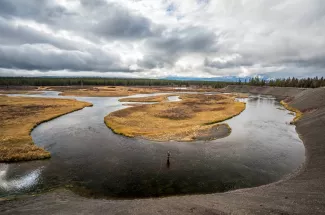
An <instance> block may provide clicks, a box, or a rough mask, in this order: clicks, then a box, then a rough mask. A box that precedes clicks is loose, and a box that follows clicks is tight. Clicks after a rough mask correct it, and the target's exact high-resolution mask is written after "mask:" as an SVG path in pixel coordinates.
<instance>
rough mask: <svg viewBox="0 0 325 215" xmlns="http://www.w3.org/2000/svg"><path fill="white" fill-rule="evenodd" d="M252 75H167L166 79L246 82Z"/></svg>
mask: <svg viewBox="0 0 325 215" xmlns="http://www.w3.org/2000/svg"><path fill="white" fill-rule="evenodd" d="M250 78H251V77H236V76H225V77H214V78H194V77H167V78H164V79H166V80H178V81H225V82H238V81H239V80H241V81H242V82H245V79H246V80H247V81H248V80H249V79H250Z"/></svg>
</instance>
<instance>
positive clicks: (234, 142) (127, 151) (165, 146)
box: [0, 92, 305, 199]
mask: <svg viewBox="0 0 325 215" xmlns="http://www.w3.org/2000/svg"><path fill="white" fill-rule="evenodd" d="M150 95H159V94H150ZM14 96H15V95H14ZM24 96H26V95H24ZM28 96H34V97H58V98H76V99H78V100H80V101H87V102H91V103H93V104H94V106H93V107H87V108H84V109H83V110H80V111H77V112H73V113H70V114H67V115H64V116H61V117H59V118H57V119H54V120H51V121H49V122H46V123H43V124H41V125H39V126H38V127H36V129H34V130H33V132H32V134H31V135H32V138H33V140H34V142H35V144H36V145H38V146H42V147H45V149H46V150H48V151H50V152H51V155H52V158H51V159H49V160H39V161H30V162H20V163H11V164H0V197H9V196H16V195H21V194H32V193H38V192H44V191H49V190H51V189H54V188H60V187H66V188H69V189H71V190H73V191H74V192H76V193H78V194H81V195H84V196H89V197H95V198H125V199H129V198H142V197H157V196H170V195H183V194H199V193H214V192H225V191H228V190H233V189H239V188H247V187H255V186H260V185H264V184H268V183H271V182H275V181H278V180H280V179H282V178H283V177H285V176H287V175H288V174H290V173H293V172H294V171H296V170H297V169H298V168H299V167H300V166H301V165H302V164H303V162H304V161H305V149H304V146H303V143H302V141H301V140H300V139H299V137H298V134H297V133H296V131H295V127H294V126H293V125H290V124H289V122H290V121H291V120H292V119H293V116H292V115H291V114H290V112H289V111H287V110H285V109H283V108H282V106H281V105H280V104H279V102H278V101H276V100H275V99H274V98H273V97H270V96H262V95H258V96H256V95H251V96H250V97H249V98H247V99H240V100H242V101H245V102H246V110H245V111H244V112H242V113H241V114H240V115H239V116H236V117H234V118H232V119H230V120H227V121H226V122H227V123H228V124H229V125H230V127H231V128H232V132H231V134H230V135H229V136H228V137H226V138H222V139H218V140H213V141H207V142H204V141H198V142H186V143H185V142H152V141H147V140H142V139H134V138H127V137H124V136H120V135H116V134H114V133H113V132H112V131H111V130H110V129H108V128H107V127H106V125H105V124H104V117H105V116H106V115H107V114H108V113H110V112H112V111H115V110H119V109H121V108H126V106H123V105H122V103H121V102H119V101H118V100H119V99H120V98H122V97H100V98H99V97H62V96H58V92H45V93H44V94H41V95H28ZM136 96H137V95H135V96H132V97H136ZM141 96H145V95H141ZM170 100H171V101H178V97H170ZM168 151H169V152H170V153H171V156H170V162H169V163H167V152H168Z"/></svg>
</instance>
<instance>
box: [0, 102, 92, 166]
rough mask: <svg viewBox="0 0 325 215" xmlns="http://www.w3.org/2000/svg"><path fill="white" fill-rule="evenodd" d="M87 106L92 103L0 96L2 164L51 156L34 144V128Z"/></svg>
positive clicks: (0, 160)
mask: <svg viewBox="0 0 325 215" xmlns="http://www.w3.org/2000/svg"><path fill="white" fill-rule="evenodd" d="M88 106H91V104H90V103H87V102H80V101H76V100H69V99H46V98H28V97H7V96H0V112H1V115H0V127H1V133H0V162H16V161H29V160H38V159H45V158H49V157H51V155H50V153H49V152H48V151H46V150H45V149H43V148H41V147H38V146H36V145H34V143H33V140H32V138H31V136H30V133H31V131H32V130H33V128H35V127H36V126H37V125H39V124H40V123H42V122H46V121H49V120H52V119H54V118H57V117H59V116H62V115H64V114H67V113H71V112H73V111H76V110H80V109H82V108H84V107H88ZM22 122H23V123H22Z"/></svg>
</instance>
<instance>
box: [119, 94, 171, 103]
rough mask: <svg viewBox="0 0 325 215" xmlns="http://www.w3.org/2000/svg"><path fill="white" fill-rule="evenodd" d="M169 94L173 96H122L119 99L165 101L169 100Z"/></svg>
mask: <svg viewBox="0 0 325 215" xmlns="http://www.w3.org/2000/svg"><path fill="white" fill-rule="evenodd" d="M169 96H171V95H159V96H148V97H134V98H122V99H120V100H119V101H120V102H164V101H168V97H169Z"/></svg>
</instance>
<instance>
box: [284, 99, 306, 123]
mask: <svg viewBox="0 0 325 215" xmlns="http://www.w3.org/2000/svg"><path fill="white" fill-rule="evenodd" d="M280 103H281V104H282V105H283V107H285V109H287V110H289V111H292V112H295V113H296V116H295V118H294V119H293V120H292V121H291V122H290V124H292V125H294V124H295V123H296V122H297V121H298V120H299V119H300V118H301V117H302V112H301V111H300V110H298V109H296V108H294V107H291V106H290V105H289V104H288V103H286V102H285V101H283V100H282V101H281V102H280Z"/></svg>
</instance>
